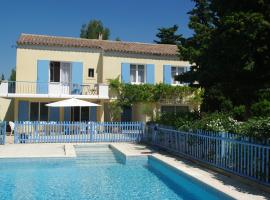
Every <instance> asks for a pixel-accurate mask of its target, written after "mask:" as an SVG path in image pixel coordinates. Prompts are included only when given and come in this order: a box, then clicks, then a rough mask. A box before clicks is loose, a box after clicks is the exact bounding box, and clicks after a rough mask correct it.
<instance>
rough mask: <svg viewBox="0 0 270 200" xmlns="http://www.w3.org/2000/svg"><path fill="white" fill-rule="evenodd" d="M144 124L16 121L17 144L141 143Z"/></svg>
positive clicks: (15, 140) (15, 141) (15, 138)
mask: <svg viewBox="0 0 270 200" xmlns="http://www.w3.org/2000/svg"><path fill="white" fill-rule="evenodd" d="M143 131H144V124H143V123H141V122H15V128H14V143H59V142H63V143H70V142H139V141H140V140H141V138H142V134H143Z"/></svg>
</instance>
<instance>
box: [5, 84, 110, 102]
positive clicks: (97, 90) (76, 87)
mask: <svg viewBox="0 0 270 200" xmlns="http://www.w3.org/2000/svg"><path fill="white" fill-rule="evenodd" d="M0 97H7V98H12V97H31V98H71V97H75V98H76V97H78V98H87V99H108V98H109V87H108V85H106V84H89V83H88V84H74V83H52V82H50V83H41V82H29V81H2V82H1V84H0Z"/></svg>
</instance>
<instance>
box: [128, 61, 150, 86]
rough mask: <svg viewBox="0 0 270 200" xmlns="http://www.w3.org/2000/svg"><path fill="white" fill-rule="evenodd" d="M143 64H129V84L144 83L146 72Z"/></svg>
mask: <svg viewBox="0 0 270 200" xmlns="http://www.w3.org/2000/svg"><path fill="white" fill-rule="evenodd" d="M145 68H146V67H145V65H143V64H131V65H130V82H131V83H137V84H138V83H145V80H146V71H145Z"/></svg>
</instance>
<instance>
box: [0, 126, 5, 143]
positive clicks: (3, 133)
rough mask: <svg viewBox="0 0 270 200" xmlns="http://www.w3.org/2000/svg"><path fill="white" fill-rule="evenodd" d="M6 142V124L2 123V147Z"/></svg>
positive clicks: (0, 136)
mask: <svg viewBox="0 0 270 200" xmlns="http://www.w3.org/2000/svg"><path fill="white" fill-rule="evenodd" d="M5 141H6V122H0V145H1V144H5Z"/></svg>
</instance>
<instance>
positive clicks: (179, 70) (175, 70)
mask: <svg viewBox="0 0 270 200" xmlns="http://www.w3.org/2000/svg"><path fill="white" fill-rule="evenodd" d="M184 72H185V67H176V66H172V69H171V77H172V84H174V85H180V84H181V82H180V81H176V80H175V76H177V75H180V74H182V73H184Z"/></svg>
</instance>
